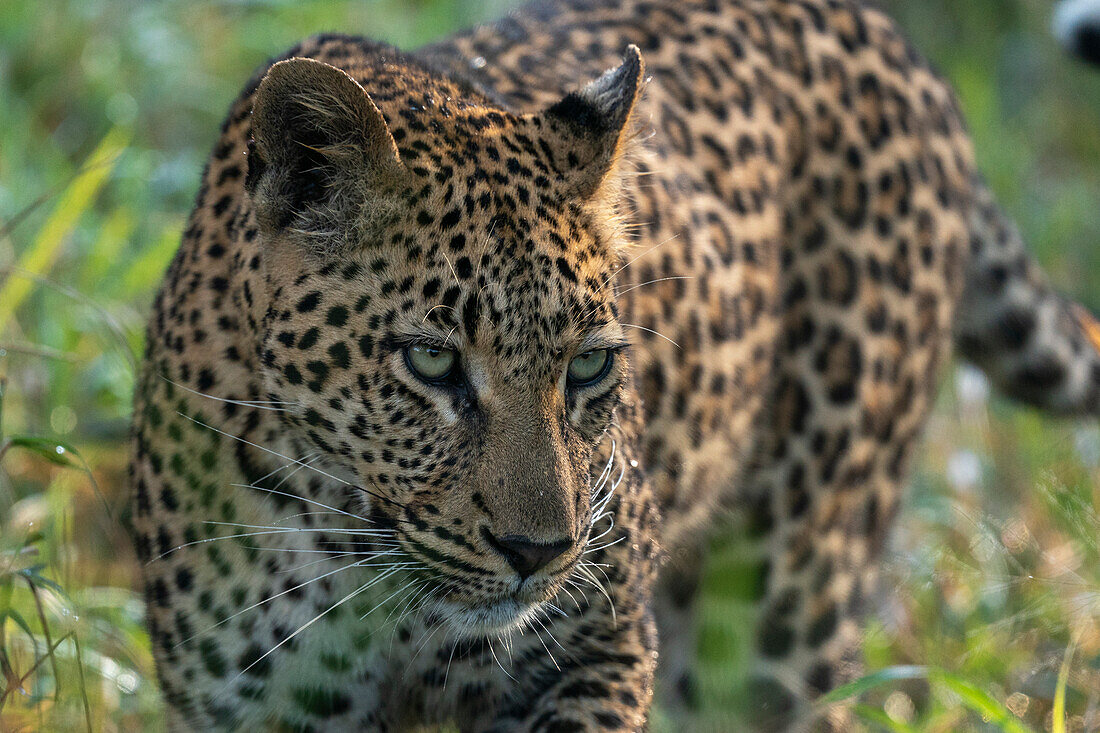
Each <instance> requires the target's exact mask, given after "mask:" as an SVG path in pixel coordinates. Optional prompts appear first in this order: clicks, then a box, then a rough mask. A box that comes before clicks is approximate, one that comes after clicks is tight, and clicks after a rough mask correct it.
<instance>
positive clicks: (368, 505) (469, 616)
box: [246, 47, 643, 634]
mask: <svg viewBox="0 0 1100 733" xmlns="http://www.w3.org/2000/svg"><path fill="white" fill-rule="evenodd" d="M642 79H643V65H642V59H641V55H640V53H639V52H638V50H637V48H634V47H631V48H630V49H629V50H628V51H627V54H626V56H625V58H624V61H623V63H622V65H621V66H620V67H618V68H617V69H613V70H611V71H609V72H607V73H606V74H604V75H603V76H602V77H600V78H599V79H597V80H595V81H593V82H591V83H590V84H588V85H587V86H584V87H583V88H581V89H580V90H579V91H577V92H574V93H570V94H568V95H567V96H565V97H564V98H563V99H561V100H560V101H559V102H557V103H556V104H554V105H552V106H550V107H549V108H546V109H544V110H542V111H539V112H535V113H530V114H516V113H513V112H511V111H509V110H506V109H504V108H502V107H500V106H498V105H494V104H492V103H491V102H489V101H488V100H485V99H482V98H480V97H478V96H477V95H476V94H474V93H472V92H470V91H469V90H468V89H464V88H459V87H457V86H456V85H454V84H452V83H451V82H448V81H446V80H442V79H439V78H438V77H435V76H432V75H431V74H429V73H427V72H423V73H417V74H412V73H411V72H409V71H408V70H407V69H403V70H400V71H392V70H391V69H390V67H388V66H386V65H385V64H381V63H380V64H377V65H375V66H372V67H371V68H367V69H350V70H349V72H345V71H343V70H339V69H337V68H335V67H333V66H329V65H327V64H324V63H322V62H319V61H315V60H310V59H303V58H295V59H291V60H288V61H283V62H281V63H278V64H276V65H274V66H273V67H272V68H271V69H270V71H269V72H268V74H267V76H266V77H265V78H264V79H263V81H262V83H261V84H260V85H259V88H258V89H257V91H256V93H255V97H254V100H255V101H254V110H253V119H252V129H253V143H252V146H251V148H250V152H249V174H248V178H247V182H246V189H247V194H248V201H249V203H250V205H251V209H252V216H254V218H255V222H256V224H257V227H256V229H257V230H258V232H259V233H258V235H257V238H258V240H259V242H258V250H259V252H260V253H261V259H262V261H263V265H262V267H263V271H264V276H265V277H264V282H265V283H266V289H267V292H266V293H264V294H262V297H258V298H257V300H260V301H262V302H263V303H264V304H265V305H264V311H263V315H262V321H263V324H262V328H261V329H260V330H261V331H262V339H261V344H260V347H259V348H260V353H261V361H262V363H263V369H264V380H265V384H266V387H267V391H268V393H269V396H270V399H272V400H276V401H279V402H283V403H288V404H293V405H295V408H294V409H292V410H287V411H286V412H284V413H283V416H282V419H283V420H285V421H286V423H287V426H288V427H289V428H290V429H291V430H293V431H296V432H297V434H298V435H301V436H302V438H303V440H306V441H308V442H309V443H310V444H311V445H312V447H313V448H314V449H316V450H317V451H319V452H320V453H322V454H323V455H324V456H325V457H326V459H328V460H329V461H330V462H331V463H333V464H336V465H338V466H340V470H341V471H342V473H343V475H345V476H348V477H350V478H349V480H348V484H349V486H350V487H353V488H354V490H355V491H357V492H358V495H359V497H360V499H361V505H360V507H359V510H360V513H361V515H362V517H364V521H368V520H369V521H370V522H373V523H375V524H376V525H377V526H386V527H388V528H390V529H392V531H393V533H394V536H395V538H396V542H397V543H398V545H399V547H400V551H401V552H402V553H403V554H404V555H405V556H407V557H408V558H409V559H410V560H411V561H412V562H414V563H415V564H416V566H417V568H418V570H417V571H416V572H419V573H422V574H424V575H425V576H426V577H427V578H428V579H430V581H431V589H432V594H433V595H432V598H433V603H434V604H435V608H436V610H437V611H438V612H439V614H440V616H441V617H442V618H445V619H447V620H449V621H450V622H451V626H452V628H454V629H455V630H456V631H458V632H459V633H464V634H469V633H499V632H501V631H504V630H508V629H512V628H516V627H517V626H518V625H520V624H522V623H523V622H524V620H525V619H526V618H529V616H530V615H531V614H533V613H535V612H536V611H537V609H538V608H540V606H541V604H544V603H546V602H548V601H549V600H550V599H551V598H552V597H553V596H554V595H555V594H556V593H557V592H558V590H559V589H560V588H561V586H562V584H563V583H564V582H566V580H567V578H568V577H569V576H570V574H571V573H572V572H573V571H574V570H575V569H576V568H577V565H578V563H580V562H581V561H582V556H583V553H584V551H585V547H586V544H587V543H588V541H589V538H590V534H591V527H592V523H593V514H594V511H593V504H594V502H593V494H594V490H595V488H596V487H595V485H594V484H595V481H596V480H597V478H598V476H594V475H593V473H594V471H593V468H592V464H593V455H594V451H595V450H596V449H597V447H598V446H599V444H600V442H601V440H602V439H603V436H604V434H605V432H606V430H607V428H608V426H609V425H610V423H611V420H612V419H613V413H614V410H615V407H616V405H617V403H618V401H619V399H620V396H621V392H622V390H623V385H624V383H625V381H626V380H627V368H626V355H625V351H624V347H625V346H626V341H625V339H624V329H623V326H622V325H621V324H620V322H619V318H618V312H617V310H616V306H615V299H614V282H613V281H614V276H615V273H616V271H617V269H618V268H619V267H621V242H620V239H621V236H620V233H619V231H618V227H617V225H616V219H617V204H616V198H617V196H616V193H617V190H616V189H617V188H618V185H617V178H618V176H617V172H618V171H619V170H620V169H621V167H622V166H621V160H622V158H623V149H624V147H625V145H626V143H627V140H628V139H629V138H630V128H631V113H632V111H633V109H634V107H635V103H636V100H637V98H638V94H639V91H640V87H641V84H642ZM364 86H365V87H367V88H370V89H371V93H370V94H368V92H367V91H365V89H364ZM595 473H596V474H598V473H599V471H598V470H597V471H595ZM605 478H606V476H605ZM349 490H351V489H349Z"/></svg>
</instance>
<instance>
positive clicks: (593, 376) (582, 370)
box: [566, 349, 611, 387]
mask: <svg viewBox="0 0 1100 733" xmlns="http://www.w3.org/2000/svg"><path fill="white" fill-rule="evenodd" d="M610 365H611V352H610V351H608V350H607V349H596V350H594V351H586V352H584V353H583V354H579V355H577V356H575V357H573V361H571V362H569V370H568V372H567V375H566V376H567V377H568V380H569V384H570V386H573V387H580V386H583V385H586V384H592V383H593V382H597V381H599V380H600V379H602V378H603V377H604V376H606V375H607V371H608V367H609V366H610Z"/></svg>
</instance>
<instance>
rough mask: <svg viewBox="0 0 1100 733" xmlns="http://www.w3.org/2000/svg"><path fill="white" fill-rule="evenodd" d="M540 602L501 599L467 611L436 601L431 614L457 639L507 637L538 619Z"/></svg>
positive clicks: (445, 602) (465, 608) (453, 604)
mask: <svg viewBox="0 0 1100 733" xmlns="http://www.w3.org/2000/svg"><path fill="white" fill-rule="evenodd" d="M542 605H543V604H541V603H523V602H522V601H519V600H516V599H513V598H505V599H502V600H500V601H496V602H495V603H492V604H490V605H487V606H480V607H477V608H469V607H466V606H459V605H458V604H455V603H451V602H450V601H437V602H436V604H435V609H434V610H435V611H436V612H437V613H438V614H439V615H440V616H442V618H443V622H444V624H446V626H447V630H448V631H450V633H451V635H452V636H454V638H457V639H471V638H476V637H484V636H494V637H497V636H508V635H511V634H512V633H515V632H517V631H521V630H522V629H524V628H526V627H527V626H528V625H529V624H530V623H531V622H532V621H534V620H535V618H536V617H538V615H539V613H540V612H541V610H542Z"/></svg>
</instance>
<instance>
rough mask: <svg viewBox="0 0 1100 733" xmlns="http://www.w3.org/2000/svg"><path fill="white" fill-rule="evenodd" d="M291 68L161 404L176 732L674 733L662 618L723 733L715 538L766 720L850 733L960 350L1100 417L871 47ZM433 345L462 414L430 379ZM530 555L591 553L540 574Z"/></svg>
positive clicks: (1064, 407)
mask: <svg viewBox="0 0 1100 733" xmlns="http://www.w3.org/2000/svg"><path fill="white" fill-rule="evenodd" d="M632 44H633V45H632ZM624 49H627V51H626V56H625V58H624V57H622V54H623V50H624ZM639 49H640V52H639ZM643 55H644V58H645V64H646V65H645V71H644V72H643V67H642V56H643ZM284 58H285V59H287V60H285V61H283V62H282V63H279V64H275V65H273V66H270V67H265V69H263V70H262V71H261V72H259V73H258V74H257V76H256V77H255V78H254V80H253V82H252V83H251V84H250V85H249V86H248V87H247V88H246V89H245V91H244V92H243V94H242V95H241V97H240V98H239V99H238V100H237V102H236V103H235V104H234V106H233V108H232V109H231V110H230V115H229V117H228V119H227V121H226V124H225V127H224V129H223V133H222V138H221V140H220V142H219V143H218V145H217V147H216V148H215V151H214V154H213V157H212V159H211V162H210V164H209V166H208V168H207V170H206V172H205V174H204V179H203V186H202V188H201V190H200V193H199V197H198V201H197V204H196V207H195V211H194V214H193V216H192V219H191V222H190V225H189V228H188V230H187V232H186V234H185V237H184V243H183V245H182V247H181V250H180V253H179V255H178V256H177V258H176V260H175V262H174V263H173V265H172V268H171V270H170V272H169V274H168V277H167V279H166V282H165V285H164V287H163V289H162V291H161V294H160V297H159V298H158V301H157V306H156V312H155V315H154V318H153V321H152V323H151V325H150V331H149V347H148V348H149V351H148V355H147V359H146V362H145V369H144V373H143V376H142V380H141V385H140V387H139V391H138V396H137V401H136V402H137V409H136V414H135V433H134V435H135V437H134V446H135V450H134V453H135V458H134V464H133V466H134V485H135V499H134V517H135V527H136V535H137V542H138V548H139V550H140V552H141V554H142V556H143V557H144V558H146V559H147V560H148V564H147V566H146V587H147V591H148V596H149V608H150V620H149V624H150V629H151V631H152V633H153V638H154V649H155V654H156V657H157V660H158V665H159V670H160V675H161V678H162V682H163V685H164V688H165V691H166V696H167V699H168V702H169V705H170V709H171V714H172V716H173V722H174V725H175V726H176V727H178V728H187V727H191V728H201V729H206V728H210V727H222V728H247V727H249V726H255V725H260V724H266V725H272V724H274V723H275V722H278V723H279V724H280V725H282V726H284V727H286V728H289V729H299V730H310V729H317V730H320V729H324V730H340V729H369V730H388V729H402V728H405V727H409V726H414V725H418V724H430V723H434V722H441V721H444V720H453V721H455V722H457V723H458V724H459V725H460V726H461V727H462V728H463V729H464V730H501V731H503V730H509V731H510V730H548V731H565V730H581V729H585V730H617V729H622V730H639V729H642V728H643V727H644V725H645V719H646V714H647V710H648V707H649V702H650V697H651V679H652V677H653V670H654V664H655V659H656V656H655V655H656V646H655V638H654V633H653V631H654V629H653V622H652V616H653V615H654V614H656V616H657V626H658V627H659V628H660V634H661V638H662V650H661V653H662V660H663V661H662V664H661V667H660V669H659V671H658V674H659V675H660V677H661V679H662V680H663V685H662V689H663V695H664V697H665V701H666V703H667V704H668V706H669V708H670V709H672V710H678V711H680V712H682V713H684V714H688V713H689V711H690V708H691V707H692V703H693V700H692V695H691V690H692V681H691V670H692V668H693V664H694V663H693V656H694V646H695V640H694V631H693V625H692V624H693V621H692V617H693V610H692V609H693V605H694V600H695V593H696V589H697V586H698V574H699V567H700V564H701V558H702V556H703V552H704V548H705V543H706V539H707V536H708V532H709V531H710V530H711V529H712V528H714V527H715V526H718V525H721V526H726V527H728V526H737V527H739V528H740V529H739V530H738V531H739V532H741V533H742V534H744V535H745V536H746V537H747V538H748V539H749V540H750V544H751V545H752V547H753V548H754V550H753V558H754V567H755V568H756V570H755V573H756V576H757V583H756V589H755V591H754V593H755V598H754V600H755V602H756V605H757V608H758V609H759V611H760V613H759V615H758V618H757V621H756V626H755V633H754V637H753V648H752V655H751V656H752V660H751V661H752V669H751V675H750V680H749V682H748V683H747V688H746V690H745V698H746V699H747V700H749V701H750V703H751V705H750V707H751V710H750V711H749V715H750V716H751V721H750V723H749V724H751V726H752V728H753V729H759V730H783V729H788V728H791V727H795V726H801V725H802V724H804V723H807V722H809V721H810V720H811V718H812V716H813V715H815V714H821V715H823V717H822V718H821V719H820V720H818V721H817V724H819V725H821V726H825V727H828V726H833V727H835V728H843V727H844V725H845V722H844V717H843V711H820V710H816V709H815V708H813V707H812V701H813V700H814V699H815V698H817V697H818V696H819V695H820V694H821V693H822V692H824V691H826V690H828V689H831V688H832V687H834V686H835V685H836V684H838V683H841V682H843V681H845V680H847V679H850V678H851V677H852V675H853V674H854V673H855V672H856V671H857V670H858V667H859V662H858V653H857V650H858V639H859V629H860V619H861V616H862V613H863V608H864V606H865V599H866V598H867V597H868V595H869V594H871V593H872V592H873V589H874V584H875V578H876V573H877V564H878V560H879V557H880V555H881V551H882V547H883V543H884V541H885V538H886V536H887V532H888V529H889V526H890V524H891V522H892V519H893V517H894V515H895V513H896V510H897V506H898V500H899V491H900V486H901V484H902V482H903V480H904V477H905V474H906V468H907V464H908V461H909V457H910V455H911V452H912V449H913V446H914V444H915V442H916V440H917V438H918V437H919V434H920V431H921V428H922V426H923V423H924V421H925V418H926V416H927V414H928V410H929V406H930V403H931V398H932V386H933V385H934V384H935V382H936V375H937V373H938V371H939V369H940V367H941V366H942V364H943V362H944V360H945V358H946V357H947V354H948V352H949V346H950V342H951V338H952V335H953V334H954V335H955V336H956V337H957V340H958V343H959V344H960V345H961V346H962V350H963V353H964V354H965V355H966V356H968V357H970V358H972V359H974V360H976V361H978V362H979V363H980V364H982V365H983V366H985V367H986V368H987V369H988V370H989V372H990V373H991V375H992V376H993V377H994V378H995V379H996V380H997V381H998V383H1000V384H1002V385H1003V386H1005V387H1006V388H1007V389H1008V390H1009V391H1010V392H1011V393H1013V394H1015V395H1017V396H1019V397H1021V398H1023V399H1025V400H1029V401H1031V402H1034V403H1036V404H1039V405H1041V406H1044V407H1048V408H1052V409H1056V410H1059V411H1063V412H1076V413H1095V412H1096V411H1098V410H1097V408H1098V404H1100V402H1098V395H1100V367H1098V365H1100V357H1098V356H1097V352H1098V346H1100V344H1098V343H1097V334H1098V333H1100V329H1098V327H1097V325H1096V322H1095V321H1093V320H1092V319H1091V316H1089V315H1088V314H1086V313H1085V312H1084V311H1083V310H1081V309H1079V308H1077V307H1076V306H1073V305H1072V304H1070V303H1068V302H1067V301H1065V300H1064V299H1063V298H1061V296H1059V295H1057V294H1056V293H1054V291H1052V290H1051V289H1050V288H1049V286H1047V285H1046V283H1045V281H1044V280H1043V278H1042V276H1041V275H1040V274H1039V272H1038V270H1037V269H1036V268H1035V266H1034V265H1033V264H1032V263H1031V262H1030V260H1029V259H1028V258H1027V257H1026V254H1025V253H1024V251H1023V247H1022V243H1021V242H1020V239H1019V237H1018V236H1017V235H1016V234H1015V232H1014V230H1013V229H1012V228H1011V225H1010V224H1009V223H1007V222H1006V221H1005V219H1004V217H1003V215H1002V214H1001V212H1000V211H999V210H998V209H997V208H996V206H995V204H994V203H993V201H992V197H991V195H990V194H989V192H988V190H987V189H986V187H985V186H984V184H983V183H982V182H981V179H980V177H979V176H978V174H977V172H976V169H975V166H974V162H973V156H972V151H971V146H970V143H969V140H968V138H967V135H966V132H965V129H964V125H963V122H962V119H961V117H960V114H959V111H958V107H957V104H956V102H955V99H954V97H953V95H952V93H951V91H950V90H949V89H948V88H947V86H946V85H945V84H944V82H943V81H942V80H941V79H940V78H939V77H937V76H936V74H935V73H934V72H932V71H931V70H930V69H929V68H928V66H927V64H926V63H925V62H924V60H923V59H922V58H921V57H920V56H919V54H918V53H917V52H916V51H915V50H914V49H913V48H912V47H911V46H910V45H909V44H908V43H907V42H906V41H905V39H904V38H903V36H902V35H901V34H900V33H899V31H898V29H897V28H896V27H895V25H894V24H893V22H892V21H891V20H890V19H889V18H888V17H886V16H885V15H884V14H883V13H881V12H880V11H878V10H874V9H872V8H869V7H866V6H864V5H863V4H861V3H859V2H855V1H854V0H797V1H793V2H791V1H786V0H710V1H705V0H699V1H698V2H695V1H690V2H665V1H658V2H650V1H647V0H614V1H611V0H609V1H608V2H603V3H601V2H594V1H592V0H551V1H549V2H542V3H536V4H535V5H531V6H529V7H526V8H524V9H523V10H521V11H519V12H517V13H516V14H514V15H512V16H510V17H508V18H506V19H505V20H503V21H501V22H499V23H497V24H495V25H491V26H486V27H483V28H477V29H474V30H471V31H469V32H466V33H461V34H458V35H456V36H454V37H452V38H450V39H447V40H444V41H442V42H440V43H438V44H435V45H433V46H429V47H427V48H424V49H421V50H419V51H417V52H416V53H415V54H411V55H408V54H403V53H400V52H398V51H396V50H394V49H391V48H388V47H385V46H382V45H380V44H376V43H373V42H370V41H367V40H364V39H360V38H351V37H343V36H322V37H317V38H313V39H310V40H309V41H306V42H305V43H303V44H302V45H300V46H298V47H296V48H294V49H292V50H291V51H290V52H288V54H287V55H286V56H285V57H284ZM608 68H612V69H613V70H612V71H611V72H607V73H604V74H603V75H602V76H600V74H601V72H602V71H603V70H605V69H608ZM593 78H595V79H596V80H595V81H593V82H590V83H589V84H587V85H583V82H584V80H585V79H593ZM646 78H648V82H646V83H644V90H643V88H642V87H643V80H645V79H646ZM627 340H629V341H631V342H632V346H631V348H630V349H629V350H628V349H624V348H621V347H622V346H623V345H624V344H625V342H626V341H627ZM424 342H427V343H431V344H435V345H437V346H441V347H442V346H453V347H454V348H455V349H456V353H458V354H459V359H460V362H461V366H462V368H461V379H458V380H457V381H454V380H452V381H450V382H448V383H445V384H444V383H438V384H426V383H424V382H423V381H419V380H418V379H417V378H416V377H415V375H414V374H413V373H412V372H411V371H410V368H409V365H408V363H407V361H406V360H405V359H403V357H402V354H403V353H404V349H405V348H406V347H408V346H409V345H410V344H413V343H424ZM596 348H608V349H610V350H611V352H613V359H612V361H611V367H610V369H609V371H608V373H607V375H606V376H605V377H603V378H602V380H600V381H599V382H597V383H595V384H593V385H590V386H587V387H583V388H572V387H570V384H569V382H568V380H567V378H566V376H565V375H566V371H567V365H568V364H569V361H570V359H571V358H572V357H573V356H574V355H576V354H580V353H586V352H587V351H590V350H592V349H596ZM628 351H629V354H628V353H627V352H628ZM611 487H615V490H614V492H613V493H608V492H610V491H611ZM605 500H606V501H605ZM658 514H660V515H661V517H662V518H661V520H660V524H659V525H658V523H657V516H658ZM731 515H732V518H731ZM734 522H739V523H738V524H733V523H734ZM291 528H298V529H291ZM257 533H259V534H257ZM244 535H247V536H244ZM507 537H524V538H527V539H529V540H531V542H532V543H533V544H535V545H536V546H538V547H540V548H544V549H545V548H547V547H549V546H551V545H554V546H556V547H557V546H560V547H562V548H565V549H562V550H561V552H560V554H557V555H555V556H554V557H555V560H554V561H552V562H550V563H549V564H547V565H545V567H544V569H543V570H541V571H537V572H534V573H531V574H529V575H527V576H525V575H524V572H523V571H521V570H518V569H517V565H516V563H515V558H514V557H511V556H510V554H509V552H510V551H509V549H508V547H506V546H505V544H506V543H502V542H501V538H507ZM658 543H659V544H660V545H661V546H662V547H663V549H664V551H665V553H666V555H665V556H666V558H667V559H668V562H667V563H666V565H665V567H664V570H663V571H662V572H661V573H660V577H659V579H658V577H657V570H656V557H657V546H658ZM356 552H360V553H364V552H369V553H371V554H368V555H357V554H350V553H356ZM585 553H588V554H585ZM588 558H591V559H588ZM368 559H369V563H368V562H367V560H368ZM353 562H359V563H360V565H357V566H355V567H352V566H351V565H352V563H353ZM586 562H587V563H591V564H586ZM345 598H347V599H348V600H347V601H346V602H343V601H342V599H345ZM376 608H378V609H380V610H377V611H374V612H373V613H371V611H372V610H373V609H376ZM376 614H377V615H376ZM387 614H388V618H389V620H388V621H387V620H386V618H380V617H385V616H386V615H387ZM314 619H316V620H314ZM302 628H305V630H304V631H303V632H302V633H301V634H298V633H297V631H298V630H299V629H302Z"/></svg>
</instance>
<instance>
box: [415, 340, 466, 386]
mask: <svg viewBox="0 0 1100 733" xmlns="http://www.w3.org/2000/svg"><path fill="white" fill-rule="evenodd" d="M455 360H456V359H455V352H454V349H441V348H439V347H437V346H426V345H423V344H416V345H414V346H407V347H405V363H406V364H408V366H409V370H410V371H412V373H413V374H415V375H416V376H418V377H420V378H421V379H423V380H425V381H427V382H438V381H439V380H441V379H446V378H447V376H449V375H450V373H451V372H452V371H454V368H455Z"/></svg>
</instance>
